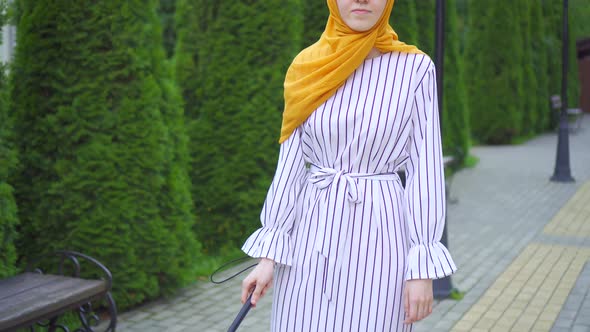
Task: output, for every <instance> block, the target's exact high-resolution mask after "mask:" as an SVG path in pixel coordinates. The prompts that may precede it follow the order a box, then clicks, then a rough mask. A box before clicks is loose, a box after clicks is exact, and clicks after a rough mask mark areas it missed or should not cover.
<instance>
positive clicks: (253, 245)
mask: <svg viewBox="0 0 590 332" xmlns="http://www.w3.org/2000/svg"><path fill="white" fill-rule="evenodd" d="M292 248H293V245H292V243H291V236H290V235H289V234H287V233H285V232H283V231H281V230H279V229H273V228H267V227H262V228H259V229H258V230H256V231H255V232H254V233H252V235H250V237H248V239H247V240H246V242H245V243H244V245H243V246H242V250H243V251H244V252H245V253H246V254H247V255H248V256H250V257H254V258H268V259H272V260H273V261H275V262H276V263H279V264H284V265H289V266H290V265H291V261H292V256H293V254H292V252H293V251H292Z"/></svg>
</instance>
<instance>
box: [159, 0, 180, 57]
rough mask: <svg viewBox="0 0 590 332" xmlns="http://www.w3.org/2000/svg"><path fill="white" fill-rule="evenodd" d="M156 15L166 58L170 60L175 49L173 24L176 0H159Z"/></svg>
mask: <svg viewBox="0 0 590 332" xmlns="http://www.w3.org/2000/svg"><path fill="white" fill-rule="evenodd" d="M158 14H159V16H160V21H161V22H162V36H163V40H164V41H163V42H164V49H165V50H166V57H167V58H171V57H172V56H173V55H174V48H175V47H176V29H175V24H174V16H175V14H176V0H160V6H159V7H158Z"/></svg>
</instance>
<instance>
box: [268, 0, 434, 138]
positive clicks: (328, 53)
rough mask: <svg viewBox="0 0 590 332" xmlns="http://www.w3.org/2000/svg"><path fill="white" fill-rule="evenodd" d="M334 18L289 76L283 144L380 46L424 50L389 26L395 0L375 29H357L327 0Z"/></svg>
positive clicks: (388, 49) (390, 49)
mask: <svg viewBox="0 0 590 332" xmlns="http://www.w3.org/2000/svg"><path fill="white" fill-rule="evenodd" d="M314 1H316V0H314ZM327 1H328V8H329V9H330V17H329V18H328V23H327V24H326V29H325V30H324V33H322V36H321V37H320V39H319V40H318V41H317V42H316V43H315V44H313V45H311V46H310V47H308V48H306V49H304V50H303V51H301V53H299V55H297V56H296V57H295V59H294V60H293V63H291V66H290V67H289V69H288V70H287V75H286V77H285V110H284V112H283V125H282V128H281V137H280V139H279V143H282V142H283V141H285V140H286V139H287V138H289V136H291V134H292V133H293V131H294V130H295V128H297V127H298V126H299V125H301V124H302V123H303V122H305V120H306V119H307V118H308V117H309V116H310V115H311V113H313V111H314V110H315V109H316V108H318V107H319V106H320V105H321V104H322V103H323V102H325V101H326V100H328V98H330V96H332V95H333V94H334V93H335V92H336V90H337V89H338V88H339V87H340V86H341V85H342V84H344V82H345V81H346V79H347V78H348V77H349V76H350V75H351V74H352V73H353V72H354V71H355V70H356V69H357V68H358V67H359V66H360V65H361V64H362V63H363V61H364V60H365V59H366V57H367V55H368V54H369V52H370V51H371V50H372V49H373V47H376V48H377V49H378V50H379V51H381V52H382V53H387V52H393V51H399V52H405V53H423V52H422V51H420V50H419V49H418V48H417V47H416V46H412V45H407V44H405V43H403V42H401V41H399V40H398V37H397V34H396V33H395V31H393V28H392V27H391V26H390V25H389V15H390V13H391V9H392V8H393V2H394V0H387V4H386V5H385V9H384V10H383V14H381V18H380V19H379V21H377V23H376V24H375V26H373V28H372V29H370V30H368V31H364V32H357V31H354V30H352V29H350V28H349V27H348V26H347V25H346V24H345V23H344V21H343V20H342V18H341V17H340V13H339V11H338V4H337V3H336V0H327Z"/></svg>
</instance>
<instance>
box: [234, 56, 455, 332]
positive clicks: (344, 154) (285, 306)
mask: <svg viewBox="0 0 590 332" xmlns="http://www.w3.org/2000/svg"><path fill="white" fill-rule="evenodd" d="M404 168H405V170H406V174H407V183H406V187H405V189H404V187H403V186H402V183H401V181H400V179H399V177H398V175H397V173H396V172H397V171H399V170H400V169H404ZM443 171H444V170H443V161H442V147H441V138H440V125H439V114H438V105H437V95H436V78H435V68H434V64H433V63H432V60H431V59H430V58H429V57H428V56H426V55H423V54H407V53H399V52H392V53H385V54H382V55H381V56H378V57H376V58H372V59H366V60H365V61H364V62H363V63H362V65H361V66H360V67H359V68H357V69H356V71H354V73H353V74H351V76H350V77H349V78H348V80H347V81H346V82H345V84H344V85H343V86H342V87H340V88H339V89H338V90H337V91H336V93H335V94H334V95H333V96H332V97H330V98H329V99H328V100H327V101H326V102H325V103H323V104H322V105H321V106H320V107H318V108H317V109H316V110H315V112H314V113H313V114H312V115H311V116H310V117H309V118H308V119H307V120H306V122H305V123H303V124H302V125H300V126H299V127H298V128H297V129H296V131H295V132H294V133H293V134H292V135H291V136H290V138H289V139H287V140H286V141H285V142H283V143H282V144H281V146H280V154H279V161H278V165H277V170H276V174H275V176H274V179H273V182H272V184H271V186H270V189H269V191H268V195H267V198H266V201H265V203H264V207H263V209H262V213H261V221H262V227H261V228H260V229H258V230H257V231H255V232H254V233H253V234H252V235H251V236H250V237H249V238H248V239H247V240H246V242H245V244H244V246H243V248H242V249H243V250H244V252H246V253H247V254H248V255H250V256H252V257H266V258H270V259H272V260H274V261H275V262H276V263H277V264H276V268H275V275H274V292H273V306H272V315H271V317H272V318H271V330H272V331H280V332H285V331H314V332H316V331H411V330H412V327H411V325H404V324H403V320H404V315H405V314H404V308H403V296H402V295H403V287H404V285H405V281H406V280H409V279H425V278H430V279H436V278H441V277H444V276H448V275H450V274H452V273H453V272H455V271H456V266H455V264H454V262H453V260H452V258H451V256H450V254H449V252H448V251H447V249H446V248H445V247H444V246H443V245H442V244H441V243H440V238H441V236H442V232H443V226H444V217H445V190H444V174H443Z"/></svg>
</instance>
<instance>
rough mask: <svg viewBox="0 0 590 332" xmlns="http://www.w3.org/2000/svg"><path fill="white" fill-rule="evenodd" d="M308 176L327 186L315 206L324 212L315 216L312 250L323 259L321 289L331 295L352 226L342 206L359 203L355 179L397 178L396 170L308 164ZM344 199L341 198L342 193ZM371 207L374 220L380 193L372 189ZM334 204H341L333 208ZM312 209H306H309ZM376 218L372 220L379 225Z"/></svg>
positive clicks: (359, 194) (322, 186)
mask: <svg viewBox="0 0 590 332" xmlns="http://www.w3.org/2000/svg"><path fill="white" fill-rule="evenodd" d="M309 171H310V173H311V176H310V177H309V179H308V181H309V182H310V183H311V184H313V185H314V186H315V187H316V188H318V189H320V190H323V189H326V188H328V187H330V191H329V192H328V194H327V197H326V199H325V200H324V202H322V205H323V208H321V209H319V211H321V212H322V213H324V215H320V216H318V220H319V223H318V225H317V235H316V242H315V250H317V251H318V252H319V253H320V254H321V255H322V256H323V257H324V258H326V259H327V271H326V273H325V274H324V280H323V282H322V291H323V292H324V294H325V295H326V296H327V297H328V300H331V299H332V296H333V295H334V288H335V287H333V286H334V282H335V281H336V280H335V276H336V272H339V271H340V268H341V267H342V259H343V255H344V248H346V247H347V246H348V245H349V243H350V242H351V236H352V229H353V226H352V225H349V224H350V223H349V222H348V216H346V215H344V211H345V210H350V206H351V205H354V204H359V203H361V202H362V201H363V200H362V198H361V197H362V196H363V193H361V190H360V189H359V186H358V183H357V179H363V180H373V181H399V182H400V184H401V180H400V178H399V176H398V175H397V173H346V172H344V171H343V170H335V169H333V168H328V167H319V166H316V165H313V164H312V165H311V166H310V168H309ZM344 195H345V196H346V201H344V202H343V198H344V197H343V196H344ZM372 201H373V208H374V211H375V218H372V219H373V220H375V219H376V218H379V216H380V214H381V213H380V212H379V211H380V209H381V206H382V205H383V195H382V193H373V195H372ZM338 204H343V206H342V208H340V209H337V205H338ZM312 210H313V209H310V212H311V211H312ZM379 225H380V221H379V222H376V227H377V228H379Z"/></svg>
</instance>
